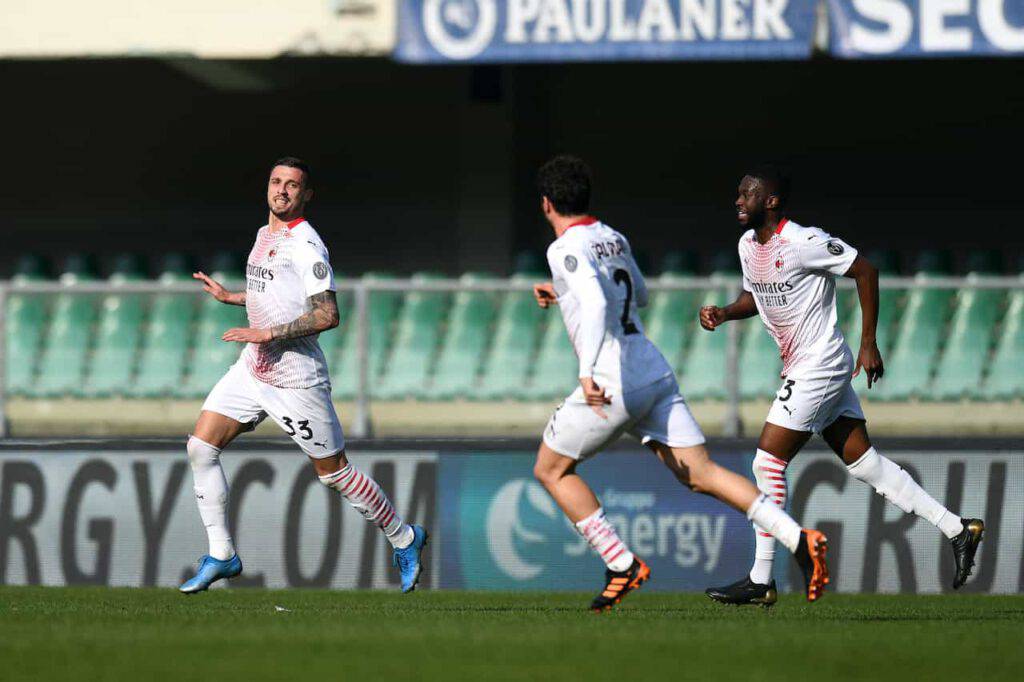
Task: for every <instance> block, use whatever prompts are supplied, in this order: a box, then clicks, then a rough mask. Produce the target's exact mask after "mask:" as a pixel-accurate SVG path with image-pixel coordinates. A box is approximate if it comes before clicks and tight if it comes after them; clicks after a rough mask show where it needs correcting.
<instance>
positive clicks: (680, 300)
mask: <svg viewBox="0 0 1024 682" xmlns="http://www.w3.org/2000/svg"><path fill="white" fill-rule="evenodd" d="M684 279H685V278H684V277H683V276H682V275H676V274H663V275H662V276H661V278H660V281H661V282H664V283H671V282H678V281H682V280H684ZM648 281H650V280H648ZM700 300H701V292H700V291H699V290H697V289H675V290H667V291H652V292H651V296H650V302H649V303H648V305H647V307H646V308H641V310H640V316H641V317H642V318H643V320H644V328H645V330H646V332H647V337H648V338H649V339H650V340H651V341H653V342H654V345H656V346H657V347H658V348H659V349H660V350H661V352H662V354H663V355H664V356H665V359H666V360H668V363H669V364H670V365H671V366H672V369H673V370H674V371H675V372H676V373H677V374H678V373H679V372H680V371H681V370H682V366H683V357H684V355H683V354H684V351H685V349H686V344H687V343H689V341H690V338H691V337H692V335H693V333H694V332H695V331H696V330H697V329H698V322H697V315H698V312H699V308H700V306H699V302H700Z"/></svg>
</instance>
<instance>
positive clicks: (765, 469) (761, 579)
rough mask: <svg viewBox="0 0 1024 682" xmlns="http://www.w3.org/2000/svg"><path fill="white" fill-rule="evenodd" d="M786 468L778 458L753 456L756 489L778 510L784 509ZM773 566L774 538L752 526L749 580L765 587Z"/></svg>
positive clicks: (759, 452) (785, 464)
mask: <svg viewBox="0 0 1024 682" xmlns="http://www.w3.org/2000/svg"><path fill="white" fill-rule="evenodd" d="M786 466H787V463H786V462H784V461H783V460H781V459H779V458H778V457H773V456H771V455H769V454H768V453H767V452H765V451H764V450H761V449H758V451H757V454H756V455H754V465H753V469H754V481H755V482H756V483H757V489H758V490H760V491H761V492H762V493H764V494H765V495H767V496H768V497H769V498H771V500H772V501H773V502H775V504H777V505H779V508H780V509H785V508H786ZM774 564H775V538H774V537H772V534H771V533H766V532H764V531H763V530H761V529H760V528H758V527H757V525H755V526H754V565H753V567H751V569H750V580H751V581H752V582H755V583H757V584H758V585H767V584H768V583H769V582H771V579H772V567H773V566H774Z"/></svg>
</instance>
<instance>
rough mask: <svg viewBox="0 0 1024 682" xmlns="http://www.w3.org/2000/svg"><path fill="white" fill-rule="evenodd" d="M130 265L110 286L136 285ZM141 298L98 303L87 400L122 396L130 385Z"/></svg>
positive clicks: (129, 296)
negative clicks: (131, 283)
mask: <svg viewBox="0 0 1024 682" xmlns="http://www.w3.org/2000/svg"><path fill="white" fill-rule="evenodd" d="M130 265H131V264H130V263H122V266H124V269H125V272H123V273H120V274H115V275H113V276H111V278H110V280H109V281H110V283H111V284H113V285H115V286H116V285H117V284H119V283H123V282H131V281H138V279H139V275H138V272H137V271H132V270H131V268H130ZM144 298H145V297H144V296H142V295H140V294H109V295H107V296H104V297H103V298H102V300H101V301H100V313H99V324H98V326H97V329H96V338H95V349H94V351H93V354H92V359H91V361H90V362H89V365H88V368H87V369H86V373H85V382H84V384H83V386H82V390H81V392H80V393H81V395H84V396H86V397H90V398H97V397H107V396H111V395H123V394H124V393H125V392H126V391H127V389H128V386H129V385H130V384H131V380H132V374H133V371H134V369H135V360H136V357H137V355H138V350H139V341H140V337H141V335H142V322H143V314H144V307H143V303H144Z"/></svg>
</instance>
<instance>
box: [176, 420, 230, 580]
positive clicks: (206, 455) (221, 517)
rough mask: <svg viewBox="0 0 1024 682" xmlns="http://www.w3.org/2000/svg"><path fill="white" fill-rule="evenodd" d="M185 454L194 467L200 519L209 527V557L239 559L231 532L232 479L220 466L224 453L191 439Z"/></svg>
mask: <svg viewBox="0 0 1024 682" xmlns="http://www.w3.org/2000/svg"><path fill="white" fill-rule="evenodd" d="M185 450H187V451H188V463H189V464H190V465H191V466H192V482H193V489H194V490H195V494H196V505H198V506H199V517H200V518H201V519H202V520H203V525H204V526H206V537H207V539H208V540H209V542H210V551H209V554H210V556H212V557H213V558H214V559H220V560H221V561H224V560H225V559H230V558H231V557H233V556H234V555H235V544H234V542H232V540H231V532H230V531H229V530H228V479H227V477H225V476H224V469H223V467H221V465H220V449H219V448H215V447H213V446H212V445H210V444H209V443H207V442H206V441H202V440H199V439H198V438H196V437H195V436H189V437H188V444H187V445H186V446H185Z"/></svg>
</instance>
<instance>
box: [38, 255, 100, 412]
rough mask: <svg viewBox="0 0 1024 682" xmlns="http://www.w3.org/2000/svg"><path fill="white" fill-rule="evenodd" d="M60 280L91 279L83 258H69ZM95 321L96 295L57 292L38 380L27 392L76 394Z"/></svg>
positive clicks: (46, 394)
mask: <svg viewBox="0 0 1024 682" xmlns="http://www.w3.org/2000/svg"><path fill="white" fill-rule="evenodd" d="M68 261H69V262H68V264H67V267H68V268H69V270H68V272H65V273H64V274H63V275H61V282H62V283H65V284H73V283H74V282H78V281H87V280H90V279H91V278H92V277H91V274H90V270H89V267H88V264H87V262H86V261H85V260H84V259H79V258H70V257H69V259H68ZM95 322H96V297H95V296H93V295H90V294H72V293H64V294H58V295H57V296H56V300H55V301H54V303H53V314H52V316H51V320H50V326H49V329H48V330H47V332H46V334H45V340H44V343H43V352H42V356H41V357H40V360H39V376H38V380H37V381H36V382H35V383H34V384H33V385H32V386H31V387H30V388H29V390H28V391H27V392H26V393H27V394H28V395H31V396H33V397H56V396H61V395H68V394H77V393H79V392H80V391H81V388H82V379H83V377H84V374H85V368H86V360H87V359H88V355H89V344H90V341H91V340H92V331H93V330H92V327H93V324H94V323H95Z"/></svg>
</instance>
